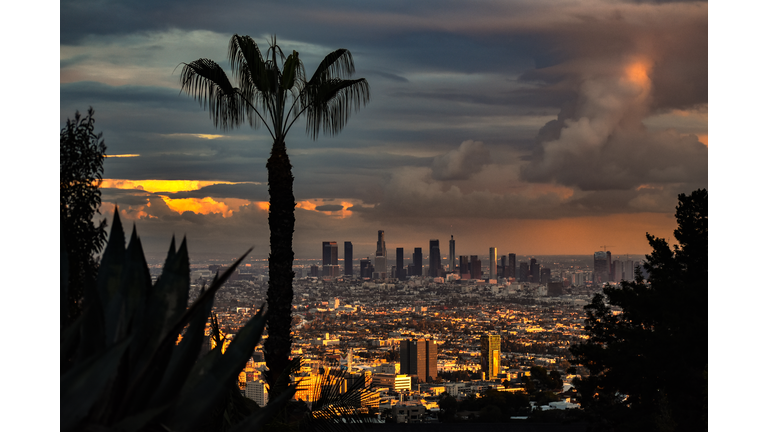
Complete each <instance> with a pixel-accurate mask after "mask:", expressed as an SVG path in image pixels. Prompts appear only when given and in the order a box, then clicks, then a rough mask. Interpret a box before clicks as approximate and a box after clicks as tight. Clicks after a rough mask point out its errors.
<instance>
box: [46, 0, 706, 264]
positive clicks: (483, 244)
mask: <svg viewBox="0 0 768 432" xmlns="http://www.w3.org/2000/svg"><path fill="white" fill-rule="evenodd" d="M173 4H174V3H173V2H166V3H160V4H153V5H132V6H131V7H129V8H127V9H126V10H125V11H124V13H122V14H121V18H120V19H115V18H114V13H111V12H109V11H108V10H107V9H102V7H103V6H101V5H92V6H89V7H87V8H86V7H81V6H82V3H80V2H77V1H74V2H66V3H64V4H62V5H61V16H60V22H61V30H60V31H61V33H60V81H59V82H60V112H59V121H60V124H62V125H63V124H64V122H65V121H66V119H67V118H72V117H73V116H74V113H75V111H76V110H79V111H80V112H85V111H86V110H87V109H88V107H89V106H93V108H94V109H95V111H96V114H95V119H96V124H95V126H96V131H97V132H103V134H104V139H105V142H106V145H107V154H108V156H109V157H108V158H107V159H106V161H105V170H104V179H105V180H104V183H103V184H102V192H103V196H102V199H103V206H102V217H107V216H108V215H109V213H110V212H111V211H112V209H114V206H115V205H119V207H120V209H121V212H122V216H123V220H124V223H125V224H126V225H127V226H130V225H132V224H134V223H135V224H136V226H137V229H138V232H139V233H140V234H141V237H142V242H143V244H144V249H145V251H146V252H147V254H148V255H151V256H162V255H164V253H165V250H166V249H167V244H168V242H169V241H170V238H171V236H172V235H175V236H176V237H177V238H181V237H182V236H184V235H186V236H187V240H188V244H189V250H190V255H191V257H192V258H193V259H195V258H196V257H202V256H205V255H207V254H217V255H221V254H224V255H228V256H232V257H234V256H238V255H239V254H241V253H242V252H244V251H245V250H247V249H248V248H250V247H252V246H253V247H254V251H253V253H252V254H251V256H253V257H264V258H265V257H266V256H267V255H268V252H267V251H268V247H269V244H268V243H269V232H268V228H267V206H266V201H267V185H266V170H265V168H264V164H265V162H266V157H267V156H268V152H269V147H270V140H269V136H268V134H267V133H266V131H265V130H264V129H260V130H254V129H251V128H247V127H245V128H240V129H236V130H230V131H222V130H220V129H216V128H214V127H213V125H212V122H211V120H210V119H209V116H208V113H207V112H205V111H203V110H202V108H200V106H199V105H198V104H197V103H196V102H195V101H194V100H192V99H191V98H189V97H187V96H186V95H183V94H182V95H180V94H179V82H178V79H179V76H178V70H176V71H175V72H174V68H176V67H177V66H178V65H179V63H181V62H190V61H193V60H196V59H198V58H201V57H207V58H211V59H213V60H214V61H217V62H219V63H220V64H222V66H223V67H224V69H225V70H228V67H227V65H226V64H225V62H224V59H225V57H226V48H227V41H228V39H229V38H230V37H231V36H232V34H233V33H238V34H248V35H251V36H252V37H253V38H254V39H255V40H256V41H257V43H259V44H260V46H263V45H264V44H265V43H266V40H267V39H268V38H269V36H270V35H273V34H274V35H276V37H277V42H278V43H279V44H280V46H281V47H282V48H283V50H284V51H285V52H286V53H290V52H291V50H294V49H295V50H296V51H298V52H300V53H301V58H302V59H303V61H304V64H305V66H306V68H307V70H310V71H311V70H314V68H315V66H316V65H317V64H318V63H319V61H320V60H321V58H322V56H323V55H325V54H326V53H328V52H330V51H332V50H333V49H336V48H339V47H344V48H347V49H349V50H350V52H351V53H352V55H353V57H354V60H355V65H356V68H357V73H356V75H355V77H364V78H366V79H367V80H368V81H369V82H370V85H371V93H372V102H371V104H370V105H369V106H367V107H365V108H364V109H363V110H361V111H360V112H359V113H356V114H355V115H353V116H352V118H351V119H350V121H349V123H348V125H347V127H346V129H345V130H344V131H342V133H341V134H339V135H337V136H334V137H321V138H320V139H319V140H318V141H314V142H313V141H311V140H309V139H308V138H307V137H306V136H305V135H304V131H303V124H302V125H300V126H299V127H297V128H296V130H294V131H292V132H291V134H290V135H289V137H288V147H289V150H288V152H289V155H290V156H291V158H292V163H293V165H294V176H295V177H296V181H295V194H296V202H297V209H296V218H297V225H296V232H295V234H294V250H295V253H296V257H297V258H307V257H314V256H317V246H316V245H317V244H319V242H321V241H325V240H327V239H332V238H336V239H341V240H342V241H351V242H352V243H353V244H355V247H356V250H357V251H361V253H360V254H359V255H360V256H361V257H362V256H366V255H367V254H368V253H369V251H374V250H375V247H376V245H375V240H374V239H373V238H372V237H371V235H370V233H371V232H375V231H376V230H385V231H386V232H387V237H388V240H389V241H390V244H391V245H397V247H403V248H404V249H405V251H406V255H408V252H409V251H411V250H413V248H414V247H422V248H423V249H426V251H425V254H426V255H429V248H428V243H426V242H427V241H429V240H430V239H437V240H442V241H443V245H444V248H445V245H446V244H448V243H447V242H448V241H449V238H450V235H451V234H452V235H455V238H456V241H457V245H456V248H457V251H456V254H457V256H458V255H478V256H480V257H483V256H486V255H487V253H488V252H487V251H488V247H491V246H492V247H496V248H497V249H498V251H499V253H508V252H514V253H517V254H519V255H521V256H522V255H564V254H570V255H590V254H592V253H594V251H597V250H600V248H601V247H602V246H608V247H609V248H610V249H611V250H612V252H613V253H614V255H622V254H644V253H648V252H649V251H650V250H649V248H648V244H647V241H646V239H645V233H646V232H650V233H653V234H654V235H657V236H660V237H664V238H666V239H667V240H670V241H672V239H673V236H672V231H673V229H674V227H675V221H674V218H673V217H672V216H671V215H672V214H673V212H674V207H675V204H676V198H677V194H679V193H690V192H691V191H692V190H695V189H697V188H701V187H707V186H708V170H707V162H708V147H707V146H708V93H707V82H708V80H707V20H708V6H707V4H706V3H703V2H691V3H677V4H672V5H670V4H641V5H638V4H632V3H616V2H608V1H598V2H573V3H569V4H568V5H567V6H563V5H562V4H561V3H559V2H554V1H544V2H514V3H510V4H497V3H496V2H486V3H483V4H480V5H473V6H471V7H470V6H469V5H465V4H462V3H458V2H456V3H453V2H449V3H444V2H441V3H440V5H439V7H436V6H435V5H431V6H430V5H429V4H426V5H424V4H422V5H411V4H403V5H400V6H399V8H400V10H398V11H397V12H396V13H395V12H393V11H391V10H390V9H388V8H387V7H385V6H380V5H368V4H357V3H351V4H348V5H344V9H343V12H341V9H340V7H341V6H339V5H335V6H327V5H320V4H308V5H302V9H301V13H296V9H294V8H292V7H291V6H289V5H283V4H271V5H269V6H265V9H263V10H262V9H260V10H259V12H258V13H257V12H256V11H255V10H254V11H253V12H250V11H248V9H247V8H246V9H245V10H246V11H245V12H242V11H241V8H239V7H238V6H237V5H229V4H227V5H222V6H218V7H217V8H216V13H213V12H212V10H209V9H207V8H208V7H212V6H201V7H200V8H198V9H191V10H189V12H188V13H187V14H184V15H183V16H180V15H177V14H175V13H173V7H174V6H173ZM143 8H146V9H143ZM230 8H231V9H230ZM422 8H428V9H430V10H438V9H439V10H440V12H439V13H434V14H433V13H425V12H424V11H425V10H427V9H422ZM236 11H237V12H236ZM214 16H229V17H230V20H228V21H227V22H224V21H223V20H219V19H212V18H211V17H214ZM150 17H151V18H150ZM287 17H291V18H290V19H288V18H287ZM104 23H110V24H108V25H107V24H104ZM457 52H460V53H461V55H462V57H463V58H464V60H463V61H461V62H457V61H456V60H455V59H456V53H457ZM491 58H492V59H495V60H494V61H488V59H491ZM297 125H298V123H297ZM422 239H424V240H422ZM371 259H374V257H373V256H371ZM481 259H482V258H481ZM390 261H391V260H390Z"/></svg>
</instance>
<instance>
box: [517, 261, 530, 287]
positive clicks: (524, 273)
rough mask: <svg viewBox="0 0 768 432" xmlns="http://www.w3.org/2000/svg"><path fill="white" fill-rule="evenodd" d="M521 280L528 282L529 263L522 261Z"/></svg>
mask: <svg viewBox="0 0 768 432" xmlns="http://www.w3.org/2000/svg"><path fill="white" fill-rule="evenodd" d="M519 280H520V282H528V263H525V262H521V263H520V279H519Z"/></svg>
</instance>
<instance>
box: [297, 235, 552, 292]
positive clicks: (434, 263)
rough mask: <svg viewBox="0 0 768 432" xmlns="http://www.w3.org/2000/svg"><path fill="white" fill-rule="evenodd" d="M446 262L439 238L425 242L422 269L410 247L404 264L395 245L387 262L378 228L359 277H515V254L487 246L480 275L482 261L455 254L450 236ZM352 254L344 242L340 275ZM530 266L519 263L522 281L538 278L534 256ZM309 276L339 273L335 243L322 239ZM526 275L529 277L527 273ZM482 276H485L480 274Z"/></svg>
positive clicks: (349, 267)
mask: <svg viewBox="0 0 768 432" xmlns="http://www.w3.org/2000/svg"><path fill="white" fill-rule="evenodd" d="M448 249H449V254H448V263H447V266H445V265H444V264H443V258H442V255H441V253H440V240H438V239H432V240H430V241H429V263H428V267H427V270H426V271H425V269H424V256H423V252H422V248H420V247H417V248H414V249H413V254H412V256H411V262H410V263H409V264H408V265H407V266H406V264H405V249H404V248H396V250H395V263H394V264H395V265H394V266H391V267H390V265H389V260H388V254H387V245H386V241H385V240H384V231H383V230H379V231H378V237H377V241H376V252H375V254H374V257H373V260H371V258H370V257H366V258H361V259H360V260H359V262H360V277H361V278H363V279H387V278H395V279H398V280H406V279H407V278H408V277H409V276H424V275H426V276H429V277H433V278H437V277H444V276H446V275H447V274H454V275H457V276H456V277H459V278H461V279H492V280H495V279H497V278H506V279H509V278H515V277H518V276H517V273H518V272H517V271H516V270H517V268H516V265H517V262H516V256H515V254H509V255H508V256H506V255H503V256H501V260H499V257H498V252H497V249H496V248H494V247H492V248H490V249H489V255H488V259H489V260H488V274H486V275H484V274H483V271H482V260H481V259H480V257H478V256H477V255H471V256H466V255H463V256H458V255H456V240H455V239H454V238H453V235H451V239H450V241H449V243H448ZM353 262H354V253H353V246H352V242H350V241H345V242H344V268H343V274H344V275H346V276H351V275H352V274H353V269H354V266H353ZM531 269H532V270H533V272H535V275H534V274H533V272H530V271H529V268H528V263H521V264H520V276H519V277H520V278H522V280H524V281H532V282H533V281H538V280H539V269H538V265H537V264H536V260H535V259H531ZM310 275H311V276H318V277H319V276H323V277H337V276H340V275H341V269H340V267H339V265H338V246H337V244H336V242H332V241H328V242H323V264H322V267H321V268H319V269H317V270H315V269H312V270H311V272H310ZM529 275H530V276H529ZM484 276H485V277H484Z"/></svg>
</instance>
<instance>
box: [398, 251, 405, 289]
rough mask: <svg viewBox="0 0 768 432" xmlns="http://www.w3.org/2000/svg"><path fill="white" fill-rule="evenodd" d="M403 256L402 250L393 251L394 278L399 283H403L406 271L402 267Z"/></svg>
mask: <svg viewBox="0 0 768 432" xmlns="http://www.w3.org/2000/svg"><path fill="white" fill-rule="evenodd" d="M403 255H404V252H403V248H397V249H395V277H396V278H397V279H398V280H401V281H404V280H405V276H406V269H405V268H404V267H403V263H404V261H405V257H404V256H403Z"/></svg>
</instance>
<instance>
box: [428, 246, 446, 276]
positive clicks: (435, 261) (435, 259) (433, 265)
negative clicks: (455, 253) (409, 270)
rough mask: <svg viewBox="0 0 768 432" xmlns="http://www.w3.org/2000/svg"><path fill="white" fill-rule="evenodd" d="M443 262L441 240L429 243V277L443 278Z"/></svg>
mask: <svg viewBox="0 0 768 432" xmlns="http://www.w3.org/2000/svg"><path fill="white" fill-rule="evenodd" d="M442 270H443V260H442V258H441V257H440V240H430V241H429V277H440V276H442V275H441V274H440V273H442Z"/></svg>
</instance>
